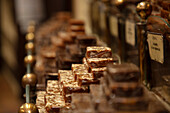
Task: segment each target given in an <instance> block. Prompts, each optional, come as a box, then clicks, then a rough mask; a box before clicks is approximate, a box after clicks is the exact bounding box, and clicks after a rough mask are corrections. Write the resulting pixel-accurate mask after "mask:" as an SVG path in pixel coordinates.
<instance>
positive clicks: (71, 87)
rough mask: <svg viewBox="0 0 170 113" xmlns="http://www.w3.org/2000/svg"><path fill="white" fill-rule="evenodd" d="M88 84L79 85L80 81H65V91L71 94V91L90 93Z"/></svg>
mask: <svg viewBox="0 0 170 113" xmlns="http://www.w3.org/2000/svg"><path fill="white" fill-rule="evenodd" d="M88 92H89V88H88V86H81V87H80V86H79V85H78V82H64V83H63V93H64V95H65V94H71V93H88Z"/></svg>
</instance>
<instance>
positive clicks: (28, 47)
mask: <svg viewBox="0 0 170 113" xmlns="http://www.w3.org/2000/svg"><path fill="white" fill-rule="evenodd" d="M25 49H26V50H31V51H33V50H34V43H32V42H28V43H27V44H26V45H25Z"/></svg>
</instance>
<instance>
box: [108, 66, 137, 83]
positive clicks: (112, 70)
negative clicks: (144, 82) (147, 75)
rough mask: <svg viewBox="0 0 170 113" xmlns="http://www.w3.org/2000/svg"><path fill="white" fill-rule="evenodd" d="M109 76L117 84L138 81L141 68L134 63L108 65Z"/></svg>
mask: <svg viewBox="0 0 170 113" xmlns="http://www.w3.org/2000/svg"><path fill="white" fill-rule="evenodd" d="M107 75H108V76H110V77H111V79H112V80H114V81H117V82H131V81H138V80H139V77H140V73H139V68H138V67H137V66H136V65H135V64H132V63H123V64H115V65H113V64H108V65H107Z"/></svg>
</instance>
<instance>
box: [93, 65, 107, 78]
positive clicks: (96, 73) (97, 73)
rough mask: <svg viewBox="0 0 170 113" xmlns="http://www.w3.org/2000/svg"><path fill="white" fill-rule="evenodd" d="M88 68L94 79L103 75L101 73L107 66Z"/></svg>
mask: <svg viewBox="0 0 170 113" xmlns="http://www.w3.org/2000/svg"><path fill="white" fill-rule="evenodd" d="M90 70H91V73H92V74H93V77H94V79H98V78H100V77H103V76H104V75H103V74H104V72H105V71H106V70H107V67H101V68H91V69H90Z"/></svg>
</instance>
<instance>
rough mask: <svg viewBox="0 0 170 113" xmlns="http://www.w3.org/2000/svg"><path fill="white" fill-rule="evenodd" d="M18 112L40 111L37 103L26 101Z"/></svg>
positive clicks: (32, 112)
mask: <svg viewBox="0 0 170 113" xmlns="http://www.w3.org/2000/svg"><path fill="white" fill-rule="evenodd" d="M18 113H39V112H38V109H37V107H36V105H35V104H33V103H25V104H23V105H22V106H21V107H20V108H19V111H18Z"/></svg>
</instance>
